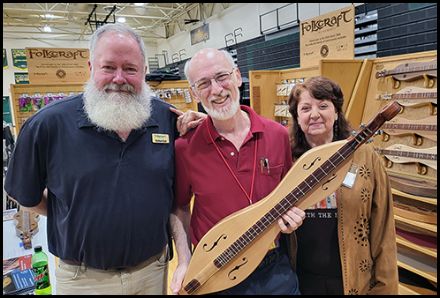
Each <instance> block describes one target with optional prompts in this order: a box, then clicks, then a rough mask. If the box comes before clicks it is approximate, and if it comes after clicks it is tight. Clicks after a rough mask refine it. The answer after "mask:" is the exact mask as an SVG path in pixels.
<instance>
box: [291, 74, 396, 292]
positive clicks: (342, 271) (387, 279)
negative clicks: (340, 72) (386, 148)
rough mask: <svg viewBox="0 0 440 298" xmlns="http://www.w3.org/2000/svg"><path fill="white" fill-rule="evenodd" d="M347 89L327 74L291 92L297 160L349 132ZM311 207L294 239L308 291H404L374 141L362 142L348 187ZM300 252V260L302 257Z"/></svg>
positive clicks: (388, 195) (386, 184) (346, 182)
mask: <svg viewBox="0 0 440 298" xmlns="http://www.w3.org/2000/svg"><path fill="white" fill-rule="evenodd" d="M343 103H344V98H343V93H342V91H341V88H340V87H339V86H338V84H336V83H335V82H333V81H331V80H329V79H328V78H325V77H321V76H318V77H312V78H310V79H308V80H306V81H305V82H304V83H300V84H297V85H296V86H295V87H294V88H293V89H292V91H291V93H290V96H289V111H290V113H291V115H292V119H293V126H292V129H291V135H290V136H291V146H292V156H293V160H294V161H295V160H297V159H298V158H299V157H300V156H301V155H302V154H304V153H305V152H306V151H308V150H309V149H311V148H313V147H316V146H320V145H323V144H327V143H330V142H333V141H338V140H343V139H346V138H347V137H349V136H350V134H351V128H350V125H349V123H348V121H347V120H346V119H345V117H344V114H343V111H342V106H343ZM322 199H323V200H322V201H321V202H319V203H317V204H316V205H314V206H312V207H310V208H308V209H307V210H305V211H306V220H304V223H303V225H302V226H301V227H300V228H299V229H298V230H297V233H296V237H297V239H295V237H294V236H290V237H291V243H290V244H291V254H292V260H293V263H294V264H293V265H294V266H296V269H297V274H298V278H299V286H300V291H301V293H302V294H319V295H322V294H397V293H398V292H397V289H398V271H397V252H396V251H397V249H396V236H395V226H394V217H393V198H392V194H391V187H390V184H389V180H388V177H387V174H386V172H385V167H384V166H383V164H382V161H381V159H380V157H379V155H378V154H377V153H376V152H375V151H374V148H373V146H372V144H364V145H362V146H361V147H360V148H359V149H358V150H357V151H356V152H355V153H354V156H353V161H352V165H351V166H350V170H349V172H348V173H347V177H346V178H345V180H344V182H343V184H342V185H341V187H340V188H339V189H338V190H337V191H335V192H334V193H333V194H331V195H330V196H328V197H327V198H322ZM295 256H296V258H295Z"/></svg>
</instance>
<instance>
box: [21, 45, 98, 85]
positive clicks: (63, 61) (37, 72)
mask: <svg viewBox="0 0 440 298" xmlns="http://www.w3.org/2000/svg"><path fill="white" fill-rule="evenodd" d="M26 57H27V61H28V67H29V70H28V73H29V81H30V83H31V84H47V83H85V82H87V80H88V79H89V76H90V71H89V66H88V63H87V62H88V60H89V50H88V49H81V48H26Z"/></svg>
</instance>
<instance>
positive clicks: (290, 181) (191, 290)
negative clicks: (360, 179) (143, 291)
mask: <svg viewBox="0 0 440 298" xmlns="http://www.w3.org/2000/svg"><path fill="white" fill-rule="evenodd" d="M400 109H401V106H400V105H399V104H398V103H397V102H391V103H390V104H389V105H387V106H386V107H384V109H382V111H381V112H379V114H378V115H377V116H376V117H375V118H374V119H373V120H372V121H371V122H370V123H369V124H368V125H366V126H365V128H364V129H362V131H360V132H359V133H358V134H356V135H355V136H354V137H353V136H352V137H350V138H348V139H347V140H341V141H336V142H332V143H329V144H325V145H322V146H319V147H315V148H313V149H311V150H309V151H308V152H306V153H304V154H303V155H302V156H301V157H300V158H299V159H298V160H297V161H296V162H295V164H294V166H293V167H292V168H291V169H290V170H289V172H288V173H287V174H286V176H285V177H284V178H283V180H282V181H281V182H280V184H279V185H278V186H277V187H276V188H275V189H274V190H273V191H272V192H271V193H270V194H269V195H268V196H266V197H265V198H263V199H262V200H260V201H258V202H257V203H255V204H253V205H251V206H249V207H247V208H244V209H242V210H239V211H237V212H235V213H233V214H231V215H229V216H228V217H226V218H224V219H223V220H221V221H220V222H218V223H217V224H216V225H215V226H214V227H213V228H212V229H211V230H209V231H208V233H206V234H205V236H204V237H203V238H202V239H201V240H200V242H199V243H198V245H197V247H196V248H195V250H194V253H193V256H192V258H191V261H190V264H189V266H188V271H187V273H186V276H185V278H184V281H183V284H182V288H181V291H180V292H179V294H207V293H212V292H217V291H221V290H224V289H227V288H230V287H233V286H235V285H237V284H238V283H240V282H241V281H243V280H244V279H245V278H246V277H248V276H249V275H250V274H251V273H252V272H253V271H254V270H255V268H256V267H257V266H258V264H259V263H260V262H261V260H262V259H263V258H264V256H265V255H266V253H267V251H268V248H269V246H270V244H271V243H272V242H273V241H274V240H275V238H276V237H277V235H278V233H279V232H280V228H279V226H278V223H277V220H278V219H279V218H280V217H281V215H282V214H284V213H286V212H287V210H288V209H290V208H291V207H293V206H297V207H299V208H301V209H306V208H307V207H310V206H311V205H313V204H316V203H318V202H319V201H320V200H321V199H322V198H324V197H326V196H328V195H329V194H331V193H332V192H334V191H335V190H336V189H337V188H338V187H339V186H340V185H341V184H342V182H343V180H344V178H345V176H346V173H347V172H348V170H349V167H350V165H351V160H352V158H353V153H354V152H355V150H356V149H357V148H359V147H360V146H361V145H362V144H363V143H365V142H366V141H367V140H368V139H369V138H371V137H372V136H373V134H374V133H375V132H376V131H377V130H378V129H379V128H380V126H381V125H382V124H383V123H384V122H385V121H388V120H390V119H392V118H393V117H394V116H395V115H396V114H397V113H398V112H399V111H400Z"/></svg>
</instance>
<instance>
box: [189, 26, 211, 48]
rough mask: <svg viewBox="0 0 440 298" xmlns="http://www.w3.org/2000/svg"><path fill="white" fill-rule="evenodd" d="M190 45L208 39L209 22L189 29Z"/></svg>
mask: <svg viewBox="0 0 440 298" xmlns="http://www.w3.org/2000/svg"><path fill="white" fill-rule="evenodd" d="M190 34H191V45H195V44H197V43H199V42H202V41H207V40H208V39H209V24H203V25H202V26H200V27H198V28H196V29H194V30H191V32H190Z"/></svg>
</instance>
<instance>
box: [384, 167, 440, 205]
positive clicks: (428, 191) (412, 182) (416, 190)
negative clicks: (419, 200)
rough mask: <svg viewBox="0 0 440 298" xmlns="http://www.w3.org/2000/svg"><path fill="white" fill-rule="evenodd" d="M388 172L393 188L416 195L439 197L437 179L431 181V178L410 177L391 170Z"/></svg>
mask: <svg viewBox="0 0 440 298" xmlns="http://www.w3.org/2000/svg"><path fill="white" fill-rule="evenodd" d="M387 172H388V178H389V179H390V184H391V187H392V188H394V189H397V190H399V191H402V192H404V193H407V194H412V195H415V196H421V197H425V198H433V199H435V198H437V180H435V181H431V180H429V179H418V178H416V177H408V176H404V175H403V174H396V173H394V172H391V171H389V170H388V171H387Z"/></svg>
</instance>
